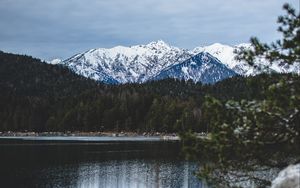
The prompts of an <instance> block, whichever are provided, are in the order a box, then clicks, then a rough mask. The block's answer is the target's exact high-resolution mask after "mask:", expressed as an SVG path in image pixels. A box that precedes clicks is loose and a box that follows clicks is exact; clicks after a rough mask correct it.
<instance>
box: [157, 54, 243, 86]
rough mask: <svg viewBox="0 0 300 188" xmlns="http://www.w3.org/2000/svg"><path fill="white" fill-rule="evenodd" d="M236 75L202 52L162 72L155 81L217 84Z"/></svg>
mask: <svg viewBox="0 0 300 188" xmlns="http://www.w3.org/2000/svg"><path fill="white" fill-rule="evenodd" d="M235 75H237V74H236V73H235V72H234V71H233V70H231V69H229V68H228V67H227V66H225V65H224V64H222V63H221V62H220V61H219V60H218V59H216V58H215V57H213V56H212V55H210V54H209V53H207V52H201V53H199V54H197V55H195V56H193V57H192V58H190V59H188V60H186V61H184V62H182V63H179V64H177V65H173V66H170V67H168V68H166V69H164V70H162V71H161V72H160V74H158V75H157V76H155V77H154V78H153V79H154V80H161V79H164V78H176V79H180V80H193V81H195V82H202V83H215V82H217V81H220V80H223V79H225V78H229V77H232V76H235Z"/></svg>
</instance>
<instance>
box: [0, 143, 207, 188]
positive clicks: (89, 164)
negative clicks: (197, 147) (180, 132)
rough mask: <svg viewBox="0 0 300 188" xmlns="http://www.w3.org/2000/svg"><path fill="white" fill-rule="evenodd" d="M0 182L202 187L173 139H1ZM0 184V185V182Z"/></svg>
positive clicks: (16, 184) (91, 186) (118, 187)
mask: <svg viewBox="0 0 300 188" xmlns="http://www.w3.org/2000/svg"><path fill="white" fill-rule="evenodd" d="M0 152H1V155H0V159H1V162H0V165H1V168H0V180H1V183H2V185H4V187H84V188H86V187H87V188H94V187H104V188H106V187H107V188H110V187H113V188H127V187H128V188H135V187H136V188H140V187H141V188H143V187H150V188H151V187H154V188H156V187H162V188H163V187H170V188H177V187H178V188H180V187H206V186H205V185H203V184H202V183H201V182H200V181H199V180H198V179H197V178H196V177H195V176H194V175H193V172H194V171H195V169H196V168H197V165H195V164H191V163H189V162H186V161H183V160H181V159H180V158H178V156H179V155H178V153H179V152H180V151H179V147H178V143H166V142H143V143H138V142H134V143H132V142H130V143H125V142H120V143H113V144H112V143H101V144H100V143H98V144H95V143H94V144H86V143H85V144H82V143H81V144H80V143H76V144H72V145H69V144H66V143H64V144H61V143H56V144H54V145H53V144H50V142H48V143H45V142H43V143H41V142H38V143H26V144H24V141H22V142H19V143H18V144H16V143H14V144H7V141H5V144H3V143H1V139H0ZM1 187H2V186H1Z"/></svg>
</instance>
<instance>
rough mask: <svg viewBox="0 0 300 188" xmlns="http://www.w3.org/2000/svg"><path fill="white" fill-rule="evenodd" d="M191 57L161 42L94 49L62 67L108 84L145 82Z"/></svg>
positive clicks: (66, 62)
mask: <svg viewBox="0 0 300 188" xmlns="http://www.w3.org/2000/svg"><path fill="white" fill-rule="evenodd" d="M191 56H192V54H191V52H189V51H188V50H184V49H179V48H177V47H172V46H170V45H168V44H166V43H165V42H163V41H157V42H151V43H149V44H147V45H138V46H131V47H124V46H117V47H114V48H110V49H104V48H99V49H92V50H89V51H87V52H84V53H80V54H77V55H75V56H73V57H71V58H69V59H67V60H65V61H63V62H62V64H64V65H66V66H68V67H69V68H70V69H72V70H73V71H75V72H76V73H78V74H81V75H83V76H86V77H89V78H93V79H95V80H100V81H104V82H108V83H127V82H145V81H147V80H148V79H149V78H150V77H153V76H155V75H156V74H158V73H159V72H160V71H161V70H162V69H164V68H166V67H168V66H170V65H173V64H176V63H179V62H182V61H184V60H186V59H188V58H190V57H191Z"/></svg>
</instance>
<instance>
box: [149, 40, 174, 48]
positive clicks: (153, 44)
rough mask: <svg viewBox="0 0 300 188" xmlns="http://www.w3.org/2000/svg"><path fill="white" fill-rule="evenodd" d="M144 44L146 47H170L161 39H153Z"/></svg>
mask: <svg viewBox="0 0 300 188" xmlns="http://www.w3.org/2000/svg"><path fill="white" fill-rule="evenodd" d="M145 46H148V47H156V48H170V45H169V44H167V43H166V42H164V41H163V40H158V41H153V42H150V43H149V44H146V45H145Z"/></svg>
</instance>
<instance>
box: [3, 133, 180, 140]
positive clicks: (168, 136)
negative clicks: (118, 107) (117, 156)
mask: <svg viewBox="0 0 300 188" xmlns="http://www.w3.org/2000/svg"><path fill="white" fill-rule="evenodd" d="M1 137H16V138H17V137H159V138H160V139H162V140H180V137H179V136H178V134H176V133H160V132H143V133H138V132H123V131H121V132H112V131H111V132H110V131H103V132H100V131H99V132H81V131H74V132H72V131H66V132H31V131H29V132H27V131H24V132H13V131H6V132H0V138H1Z"/></svg>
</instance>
